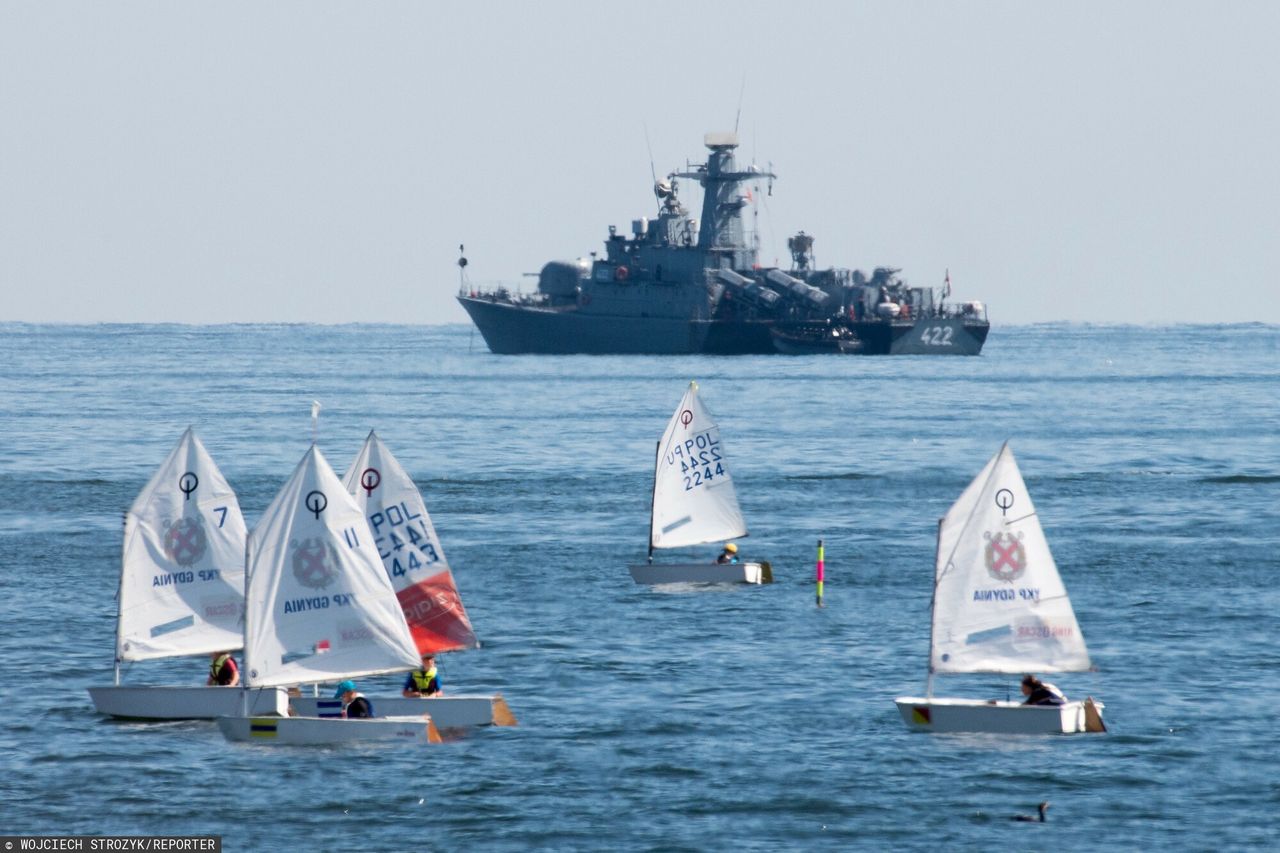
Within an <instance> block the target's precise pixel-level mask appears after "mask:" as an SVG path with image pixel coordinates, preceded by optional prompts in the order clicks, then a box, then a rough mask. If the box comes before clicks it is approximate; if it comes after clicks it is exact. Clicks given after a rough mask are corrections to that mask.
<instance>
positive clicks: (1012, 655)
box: [930, 443, 1090, 673]
mask: <svg viewBox="0 0 1280 853" xmlns="http://www.w3.org/2000/svg"><path fill="white" fill-rule="evenodd" d="M935 578H936V585H935V588H934V603H933V633H932V636H933V640H932V649H931V651H930V669H931V671H933V672H999V673H1018V672H1072V671H1080V670H1087V669H1089V668H1090V664H1089V653H1088V651H1087V650H1086V648H1085V643H1084V637H1083V636H1082V635H1081V633H1080V626H1079V625H1078V624H1077V623H1076V617H1075V613H1074V612H1073V611H1072V609H1071V601H1070V599H1068V598H1067V591H1066V588H1065V587H1064V586H1063V584H1062V578H1061V577H1059V575H1058V568H1057V566H1056V565H1054V562H1053V555H1052V554H1051V553H1050V552H1049V543H1048V542H1047V541H1046V540H1045V537H1044V531H1043V530H1041V528H1040V522H1039V520H1038V519H1037V517H1036V510H1035V507H1034V506H1033V505H1032V503H1031V496H1030V495H1029V494H1028V493H1027V487H1026V484H1025V483H1023V481H1022V475H1021V474H1020V473H1019V471H1018V465H1017V463H1016V462H1015V461H1014V458H1013V452H1012V451H1011V450H1010V449H1009V445H1008V444H1007V443H1006V444H1005V445H1004V446H1003V447H1002V448H1001V449H1000V452H999V453H997V454H996V455H995V456H994V457H992V458H991V461H990V462H988V463H987V465H986V467H985V468H983V469H982V473H980V474H979V475H978V476H977V477H976V478H975V479H974V481H973V482H972V483H970V484H969V487H968V488H967V489H965V491H964V493H963V494H962V495H961V496H960V499H959V500H957V501H956V502H955V504H954V505H952V507H951V509H950V511H948V512H947V514H946V516H945V517H944V518H943V519H942V522H941V524H940V525H939V530H938V554H937V562H936V566H935Z"/></svg>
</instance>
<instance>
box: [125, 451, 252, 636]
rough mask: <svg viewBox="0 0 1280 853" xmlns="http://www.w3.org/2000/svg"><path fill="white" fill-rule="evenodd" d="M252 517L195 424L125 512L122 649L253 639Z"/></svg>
mask: <svg viewBox="0 0 1280 853" xmlns="http://www.w3.org/2000/svg"><path fill="white" fill-rule="evenodd" d="M244 541H245V525H244V517H243V516H242V515H241V514H240V504H239V503H238V502H237V501H236V495H235V492H233V491H232V490H231V487H230V486H229V485H227V481H226V480H225V479H224V478H223V476H222V472H220V471H219V470H218V466H217V465H215V464H214V463H213V459H212V458H211V457H210V456H209V453H208V451H206V450H205V448H204V445H203V444H201V443H200V439H199V438H197V437H196V435H195V433H194V432H192V431H191V430H190V429H188V430H187V431H186V432H184V433H183V434H182V438H180V439H179V440H178V443H177V445H176V446H175V447H174V448H173V450H172V451H171V452H170V453H169V456H168V457H167V458H166V459H165V461H164V464H162V465H161V466H160V468H159V470H157V471H156V473H155V474H154V475H153V476H152V477H151V480H150V481H149V482H148V483H147V485H146V487H145V488H144V489H143V490H142V492H141V493H139V495H138V497H137V499H136V500H135V501H134V502H133V506H132V507H130V508H129V512H128V514H127V515H126V516H125V529H124V548H123V551H122V553H121V571H120V615H119V622H118V625H117V629H116V659H117V660H122V661H135V660H150V659H154V658H164V657H174V656H178V655H197V654H209V653H210V652H216V651H232V650H235V649H238V648H240V647H241V645H243V639H242V634H241V622H240V613H241V609H242V605H243V603H244V592H243V590H244Z"/></svg>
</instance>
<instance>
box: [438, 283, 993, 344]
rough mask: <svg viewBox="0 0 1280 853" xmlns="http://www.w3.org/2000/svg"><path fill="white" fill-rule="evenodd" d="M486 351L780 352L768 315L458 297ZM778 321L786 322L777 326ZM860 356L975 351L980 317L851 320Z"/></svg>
mask: <svg viewBox="0 0 1280 853" xmlns="http://www.w3.org/2000/svg"><path fill="white" fill-rule="evenodd" d="M458 302H460V303H461V304H462V307H463V308H464V309H466V312H467V314H468V315H470V317H471V320H472V322H474V323H475V325H476V328H477V329H479V330H480V335H481V336H482V337H483V338H484V341H485V344H486V345H487V346H488V347H489V350H490V351H491V352H494V353H498V354H502V355H518V354H529V353H541V354H546V355H570V354H590V355H606V354H619V355H627V354H631V355H690V354H707V355H753V354H755V355H763V354H772V353H776V352H778V348H777V346H776V345H775V342H774V335H773V333H772V330H773V328H774V327H775V324H774V323H773V322H771V321H747V320H711V321H698V320H692V321H691V320H682V319H674V318H665V317H644V316H621V315H608V314H599V313H586V312H583V311H580V310H579V309H577V308H575V307H572V306H570V307H568V308H562V309H552V308H544V307H539V306H529V305H522V304H516V303H512V302H505V301H502V300H495V299H487V298H484V297H472V296H459V297H458ZM778 325H783V324H778ZM847 325H848V328H849V329H850V330H851V331H852V333H853V335H854V336H855V337H856V339H857V340H858V341H859V342H860V346H858V347H856V348H849V350H848V351H851V352H855V353H857V354H859V355H978V354H979V353H980V352H981V351H982V345H983V343H984V342H985V341H986V338H987V330H988V325H987V324H986V323H985V322H981V323H979V322H972V321H967V320H965V319H963V318H960V317H946V318H938V319H928V318H926V319H922V320H918V321H914V322H913V321H903V320H897V321H893V322H874V321H864V322H849V323H848V324H847Z"/></svg>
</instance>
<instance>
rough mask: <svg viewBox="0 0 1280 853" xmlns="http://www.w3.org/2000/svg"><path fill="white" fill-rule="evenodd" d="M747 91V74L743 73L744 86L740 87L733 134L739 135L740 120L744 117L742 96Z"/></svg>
mask: <svg viewBox="0 0 1280 853" xmlns="http://www.w3.org/2000/svg"><path fill="white" fill-rule="evenodd" d="M746 91H747V74H746V72H745V71H744V72H743V73H742V87H741V88H740V89H738V114H737V115H735V116H734V117H733V135H734V136H737V135H738V122H739V121H740V120H741V119H742V96H743V95H744V94H746Z"/></svg>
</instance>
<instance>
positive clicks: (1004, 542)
mask: <svg viewBox="0 0 1280 853" xmlns="http://www.w3.org/2000/svg"><path fill="white" fill-rule="evenodd" d="M983 536H984V537H985V538H986V540H987V547H986V549H985V554H984V557H985V559H986V564H987V573H988V574H989V575H991V577H993V578H995V579H996V580H998V581H1006V582H1008V583H1013V582H1014V581H1015V580H1017V579H1018V578H1020V577H1022V573H1023V572H1025V571H1026V570H1027V549H1026V548H1024V547H1023V546H1022V534H1021V533H1019V534H1018V535H1017V536H1014V535H1013V534H1011V533H996V534H995V535H992V534H990V533H985V534H983Z"/></svg>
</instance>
